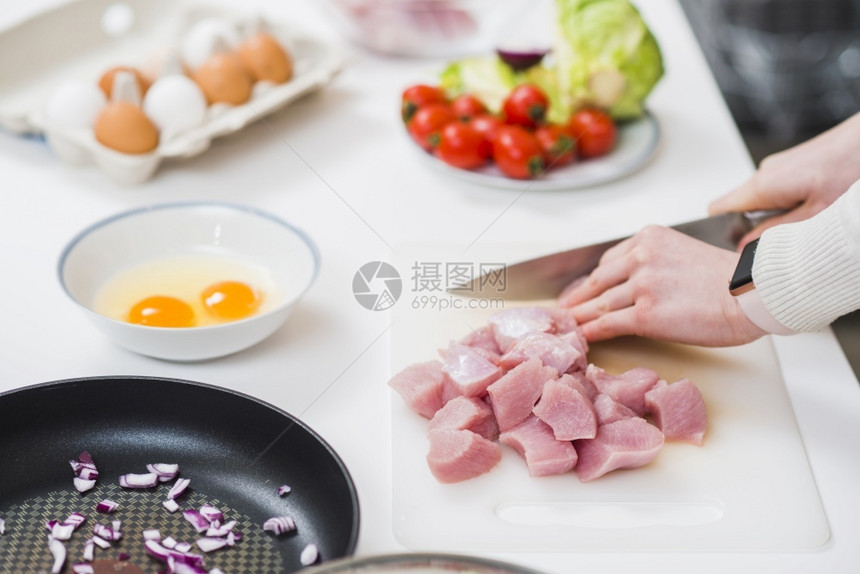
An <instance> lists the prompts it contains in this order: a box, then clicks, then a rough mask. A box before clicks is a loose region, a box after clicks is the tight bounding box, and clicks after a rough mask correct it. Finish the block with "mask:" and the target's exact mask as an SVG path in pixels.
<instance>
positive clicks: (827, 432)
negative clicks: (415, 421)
mask: <svg viewBox="0 0 860 574" xmlns="http://www.w3.org/2000/svg"><path fill="white" fill-rule="evenodd" d="M49 3H51V2H47V1H46V2H44V4H45V5H47V4H49ZM32 4H33V5H30V6H17V7H15V8H12V7H11V6H8V7H4V10H3V11H2V13H0V26H5V25H8V24H10V23H12V22H14V21H15V20H16V19H18V18H21V17H23V16H24V15H25V14H26V13H27V12H29V11H32V10H34V9H36V8H35V7H34V5H37V4H39V3H35V2H34V3H32ZM241 4H242V5H244V6H247V5H248V4H254V3H253V2H251V3H249V2H242V3H241ZM260 4H261V5H263V6H264V7H265V9H266V10H267V11H270V12H271V13H273V14H276V15H280V16H282V17H288V18H289V19H290V20H292V21H294V22H296V23H297V24H300V25H302V26H303V27H305V28H307V29H309V30H312V31H314V32H315V33H317V34H319V35H320V36H323V37H326V38H330V39H332V40H335V41H336V36H335V35H334V34H333V31H332V30H331V29H330V27H329V25H328V24H327V22H326V21H325V19H324V18H323V17H322V16H321V15H320V13H319V12H318V11H317V10H316V9H315V8H314V5H313V2H312V1H311V0H301V1H300V0H291V2H289V3H277V4H276V3H271V2H269V3H262V2H261V3H260ZM639 4H640V7H641V10H642V12H643V13H644V15H645V17H646V18H647V20H648V21H649V23H650V25H651V26H652V28H653V30H654V31H655V34H656V36H657V37H658V39H659V41H660V43H661V46H662V49H663V53H664V57H665V60H666V69H667V74H666V77H665V78H664V79H663V80H662V81H661V82H660V84H659V86H658V87H657V88H656V90H655V91H654V92H653V94H652V96H651V97H650V99H649V107H650V109H651V110H652V111H653V112H654V114H655V115H656V116H657V117H658V118H659V121H660V124H661V127H662V130H663V131H662V141H661V148H660V150H659V154H658V156H657V157H656V158H655V160H654V161H653V162H652V163H651V164H650V165H649V166H647V167H646V168H645V169H644V170H642V171H641V172H639V173H637V174H635V175H634V176H631V177H628V178H626V179H623V180H620V181H617V182H614V183H611V184H607V185H602V186H599V187H594V188H590V189H585V190H579V191H570V192H545V193H534V192H531V193H528V194H526V195H523V196H519V194H518V193H517V192H514V191H504V190H497V189H492V188H484V187H480V186H478V185H473V184H466V183H462V182H459V181H454V180H451V179H447V178H446V177H443V176H442V175H441V174H437V173H435V172H432V171H428V170H427V169H426V168H425V167H423V166H422V165H421V163H420V162H419V161H418V158H417V156H416V155H415V152H414V150H413V149H412V147H413V146H412V144H411V143H409V142H408V141H407V139H406V138H405V136H404V134H403V132H402V128H401V126H400V124H399V121H398V106H399V95H400V91H401V90H402V89H403V88H404V87H405V86H407V85H409V84H411V83H415V82H418V81H422V80H431V81H432V78H433V73H434V72H435V71H436V70H438V69H439V66H440V64H441V62H439V61H428V60H420V61H416V60H408V59H402V60H401V59H387V58H380V57H375V56H373V55H370V54H367V53H364V52H362V51H360V50H357V49H354V48H347V49H348V50H349V56H350V62H349V65H348V67H347V68H346V69H345V71H344V72H343V73H342V74H341V75H340V76H339V77H338V78H337V79H336V80H335V81H334V82H333V83H332V84H331V85H330V86H329V87H327V88H326V89H324V90H323V91H321V92H319V93H317V94H315V95H313V96H310V97H307V98H305V99H302V100H300V101H299V102H297V103H295V104H294V105H291V106H290V107H289V108H287V109H285V110H283V111H281V112H280V113H277V114H276V115H274V116H272V117H270V118H269V119H267V120H266V121H264V122H259V123H257V124H255V125H252V126H250V127H249V128H247V129H246V130H244V131H243V132H241V133H239V134H236V135H233V136H230V137H227V138H224V139H221V140H217V141H216V143H215V144H214V145H213V147H212V148H211V149H210V150H209V151H207V152H206V153H205V154H203V155H202V156H199V157H197V158H194V159H190V160H185V161H176V162H173V163H169V164H168V165H166V166H164V167H162V169H161V170H160V171H159V172H158V174H157V175H156V177H155V178H154V179H153V180H152V181H150V182H148V183H145V184H143V185H139V186H135V187H119V186H117V185H115V184H113V183H111V182H110V181H109V180H108V179H107V178H106V177H105V175H104V174H102V173H100V172H99V171H98V170H97V169H95V168H86V167H84V168H80V167H77V168H76V167H67V166H64V165H62V164H60V163H59V162H58V160H57V159H56V158H55V157H54V156H53V155H52V153H51V151H50V150H49V149H48V148H47V147H46V146H45V145H44V144H43V143H42V142H40V141H37V140H33V139H21V138H19V137H16V136H13V135H10V134H8V133H0V174H2V176H3V180H2V181H3V183H2V185H0V198H2V199H0V202H1V203H0V205H2V207H0V269H2V277H3V279H2V280H0V309H2V312H0V391H5V390H9V389H14V388H17V387H21V386H25V385H30V384H34V383H39V382H44V381H50V380H55V379H64V378H71V377H81V376H94V375H117V374H134V375H153V376H167V377H177V378H185V379H192V380H198V381H203V382H207V383H211V384H215V385H220V386H223V387H227V388H231V389H236V390H240V391H242V392H245V393H249V394H251V395H254V396H256V397H259V398H261V399H263V400H266V401H269V402H271V403H273V404H275V405H277V406H279V407H281V408H283V409H285V410H287V411H289V412H291V413H293V414H295V415H298V416H300V417H301V418H302V419H303V420H305V421H306V422H307V423H308V424H309V425H310V426H311V427H313V428H314V429H315V430H317V431H318V432H319V433H320V434H321V435H322V436H323V437H324V438H325V439H326V440H327V441H328V442H330V443H331V445H332V446H333V447H334V448H335V450H336V451H337V452H338V453H339V454H340V455H341V457H342V458H343V459H344V461H345V463H346V465H347V467H348V468H349V470H350V472H351V473H352V476H353V478H354V480H355V482H356V485H357V488H358V493H359V499H360V504H361V514H362V516H361V534H360V539H359V545H358V549H357V553H358V554H362V555H364V554H371V553H385V552H395V551H403V550H405V549H404V548H403V547H402V546H400V545H399V544H398V543H397V541H396V540H395V538H394V535H393V532H392V511H391V470H390V469H391V465H390V439H389V437H390V433H391V429H390V416H389V410H390V401H391V392H390V391H389V388H388V387H387V386H386V384H385V383H386V381H387V379H388V378H389V376H390V368H389V361H390V357H389V338H388V334H389V332H388V328H389V325H390V321H391V317H390V315H389V314H388V313H385V312H371V311H367V310H365V309H364V308H362V307H361V306H359V305H358V304H357V303H356V301H355V300H354V298H353V296H352V293H351V284H352V276H353V274H354V273H355V271H356V270H357V269H358V267H359V266H360V265H362V264H363V263H365V262H367V261H372V260H379V259H382V260H393V258H394V254H393V253H392V248H394V249H396V247H397V245H398V244H399V243H401V242H403V241H417V242H422V243H427V244H432V243H433V242H438V241H442V240H443V238H444V241H449V240H454V241H457V242H460V243H466V244H467V243H470V242H472V241H473V240H475V239H477V238H480V239H479V240H478V243H477V244H476V245H477V246H480V245H482V244H485V245H490V246H491V245H493V244H502V243H505V242H508V243H510V242H517V243H519V244H520V248H521V249H525V250H526V251H533V252H534V253H539V252H541V251H543V250H545V249H546V247H547V246H550V245H555V246H558V247H562V246H574V245H578V244H585V243H591V242H594V241H598V240H602V239H608V238H611V237H615V236H617V235H620V234H627V233H631V232H633V231H635V230H636V229H638V228H640V227H642V226H643V225H645V224H647V223H663V224H672V223H676V222H680V221H683V220H686V219H693V218H698V217H701V216H704V215H705V210H706V206H707V204H708V202H709V201H710V200H712V199H713V198H715V197H717V196H719V195H720V194H722V193H723V192H725V191H726V190H728V189H730V188H732V187H733V186H734V185H737V184H738V183H739V182H741V181H742V180H743V179H744V178H746V177H747V176H749V174H750V173H751V172H752V170H753V165H752V162H751V160H750V158H749V156H748V154H747V152H746V150H745V147H744V145H743V142H742V140H741V138H740V136H739V134H738V131H737V129H736V128H735V126H734V124H733V122H732V119H731V116H730V114H729V112H728V110H727V108H726V106H725V104H724V102H723V100H722V98H721V96H720V94H719V91H718V89H717V86H716V84H715V83H714V80H713V78H712V76H711V74H710V72H709V71H708V68H707V65H706V63H705V60H704V59H703V57H702V54H701V52H700V50H699V48H698V46H697V44H696V42H695V39H694V37H693V36H692V33H691V31H690V29H689V27H688V24H687V22H686V20H685V18H684V16H683V13H682V11H681V9H680V8H679V6H678V5H677V3H676V1H675V0H649V1H647V2H642V1H640V2H639ZM7 8H8V10H7ZM278 10H280V12H278ZM10 56H12V55H10V54H2V55H0V57H10ZM189 199H211V200H220V201H229V202H240V203H244V204H248V205H252V206H255V207H259V208H262V209H265V210H268V211H271V212H272V213H274V214H277V215H279V216H281V217H283V218H285V219H287V220H289V221H291V222H293V223H295V224H297V225H299V226H300V227H303V228H304V229H305V230H306V231H307V232H308V233H309V234H310V235H311V236H312V237H313V238H314V239H315V240H316V242H317V243H318V245H319V248H320V250H321V252H322V262H323V263H322V271H321V274H320V276H319V279H318V281H317V283H316V285H315V286H314V288H313V289H312V290H311V291H310V293H309V294H308V296H307V298H306V299H305V300H304V301H303V302H302V304H301V306H300V308H299V309H298V310H297V311H296V313H295V315H294V316H293V317H292V319H291V320H290V321H289V322H288V324H287V325H285V326H284V328H282V329H281V330H279V331H278V332H277V333H276V334H275V335H273V336H272V337H271V338H270V339H268V340H266V341H264V342H263V343H261V344H259V345H258V346H256V347H254V348H252V349H250V350H248V351H245V352H242V353H239V354H237V355H234V356H231V357H227V358H223V359H220V360H214V361H210V362H204V363H199V364H176V363H167V362H162V361H158V360H154V359H149V358H145V357H142V356H138V355H135V354H133V353H130V352H127V351H125V350H122V349H120V348H118V347H116V346H114V345H113V344H112V343H110V342H109V341H107V340H105V339H104V338H103V337H102V335H101V334H100V333H99V332H97V331H96V330H95V329H94V328H93V327H92V325H91V324H90V323H89V322H88V320H87V319H86V318H85V317H84V315H83V314H82V313H81V311H80V310H79V309H77V308H76V307H75V306H74V305H72V304H71V303H70V302H69V301H68V300H67V299H66V297H65V295H64V294H63V292H62V290H61V289H60V287H59V284H58V281H57V274H56V264H57V258H58V255H59V253H60V251H61V250H62V248H63V246H64V245H65V243H66V242H67V241H68V240H69V239H70V238H71V237H72V236H73V235H74V234H75V233H76V232H77V231H78V230H80V229H81V228H82V227H84V226H86V225H88V224H90V223H92V222H94V221H96V220H98V219H100V218H102V217H105V216H108V215H111V214H114V213H117V212H119V211H123V210H126V209H129V208H133V207H137V206H142V205H146V204H151V203H159V202H167V201H173V200H189ZM531 246H533V248H532V247H531ZM401 273H402V274H405V273H407V270H401ZM406 289H407V291H406V292H405V293H404V297H408V296H409V292H408V289H409V285H408V281H407V282H406ZM775 346H776V350H777V355H778V357H779V360H780V365H781V368H782V370H783V374H784V378H785V383H786V386H787V387H788V390H789V393H790V396H791V398H792V402H793V404H794V407H795V411H796V415H797V420H798V425H799V427H800V430H801V434H802V436H803V440H804V444H805V446H806V449H807V451H808V456H809V460H810V464H811V467H812V469H813V472H814V476H815V479H816V482H817V484H818V487H819V491H820V495H821V498H822V501H823V504H824V507H825V510H826V513H827V517H828V520H829V522H830V527H831V531H832V537H831V540H830V542H829V543H828V544H827V545H826V546H825V547H823V548H821V549H820V550H816V551H813V552H799V553H791V554H771V553H768V554H757V553H744V554H702V553H677V554H647V555H643V554H636V553H614V554H603V553H584V554H578V555H569V554H560V553H550V554H541V553H533V554H516V555H501V554H499V555H495V557H497V558H501V559H505V560H509V561H512V562H517V563H522V564H526V565H529V566H531V567H533V568H536V569H540V570H544V571H546V572H557V573H565V572H572V571H588V572H593V573H599V572H618V571H622V569H626V568H636V569H637V570H638V571H640V572H660V573H661V574H668V573H673V572H677V573H687V572H697V573H705V572H715V573H716V572H719V573H723V572H725V571H726V570H727V569H728V570H730V571H732V572H737V573H742V572H749V573H758V572H763V571H764V572H782V573H793V572H796V573H801V572H804V573H806V572H811V571H819V572H832V573H837V572H856V568H857V565H858V564H860V545H858V544H857V535H858V533H860V495H858V493H857V488H858V487H860V457H858V456H857V453H858V452H860V449H858V445H860V387H859V386H858V384H857V380H856V379H855V377H854V375H853V373H852V372H851V370H850V368H849V366H848V364H847V362H846V360H845V358H844V356H843V354H842V351H841V349H840V348H839V346H838V344H837V342H836V340H835V338H834V337H833V335H832V333H831V332H830V331H829V330H828V331H825V332H822V333H817V334H809V335H801V336H796V337H793V338H782V339H778V340H776V341H775ZM0 440H2V437H0ZM455 519H456V517H452V520H455Z"/></svg>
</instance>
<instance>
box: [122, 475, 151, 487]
mask: <svg viewBox="0 0 860 574" xmlns="http://www.w3.org/2000/svg"><path fill="white" fill-rule="evenodd" d="M157 484H158V475H157V474H155V473H154V472H147V473H145V474H134V473H129V474H123V475H121V476H120V477H119V485H120V486H121V487H123V488H152V487H153V486H155V485H157Z"/></svg>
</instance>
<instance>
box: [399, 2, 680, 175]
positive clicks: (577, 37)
mask: <svg viewBox="0 0 860 574" xmlns="http://www.w3.org/2000/svg"><path fill="white" fill-rule="evenodd" d="M592 4H594V3H592ZM558 6H559V8H560V10H558V11H557V12H558V15H557V17H558V20H559V21H558V26H557V27H558V29H559V30H560V34H558V37H557V40H556V41H555V43H554V44H553V45H552V46H551V47H550V48H547V49H513V50H511V49H499V50H497V51H496V53H495V54H492V55H489V56H480V57H471V58H466V59H463V60H459V61H455V62H451V63H449V64H448V66H447V67H446V68H445V69H444V70H443V71H442V72H441V74H440V77H439V81H438V82H437V83H431V84H416V85H412V86H409V87H408V88H406V89H405V90H404V91H403V94H402V98H401V115H402V119H403V122H404V125H405V127H406V130H407V132H408V134H409V136H410V137H411V139H412V140H413V141H414V142H415V143H416V144H417V146H418V147H419V148H420V149H422V150H423V151H424V152H425V153H422V154H421V156H420V157H422V159H424V160H426V162H427V163H428V164H429V165H430V166H432V167H434V168H436V169H439V170H442V171H444V172H446V173H449V174H451V175H453V176H455V177H459V178H461V179H465V180H468V181H472V182H475V183H480V184H485V185H490V186H495V187H503V188H513V189H522V188H523V187H524V186H526V187H527V188H528V189H535V190H556V189H575V188H582V187H587V186H592V185H597V184H600V183H605V182H608V181H612V180H615V179H618V178H621V177H624V176H626V175H629V174H631V173H633V172H635V171H636V170H638V169H640V168H642V167H643V166H644V165H646V164H647V163H648V161H649V160H650V159H651V158H652V157H653V156H654V154H655V153H656V151H657V149H658V144H659V140H660V126H659V123H658V121H657V118H656V117H655V116H654V115H653V114H652V113H651V112H649V111H648V110H647V109H646V107H645V99H646V97H647V96H648V94H649V93H650V92H651V90H652V89H653V87H654V86H655V85H656V84H657V82H658V81H659V79H660V78H661V77H662V75H663V61H662V56H661V53H660V49H659V46H658V44H657V42H656V40H655V38H654V36H653V35H652V34H651V32H650V30H649V29H648V27H647V25H646V24H645V22H644V20H643V19H642V17H641V15H640V14H639V12H638V11H637V10H636V8H635V7H634V6H633V5H632V4H630V3H629V2H628V1H627V0H602V2H598V3H596V4H595V5H591V4H588V3H583V2H577V1H573V0H559V2H558ZM524 181H525V182H526V183H524Z"/></svg>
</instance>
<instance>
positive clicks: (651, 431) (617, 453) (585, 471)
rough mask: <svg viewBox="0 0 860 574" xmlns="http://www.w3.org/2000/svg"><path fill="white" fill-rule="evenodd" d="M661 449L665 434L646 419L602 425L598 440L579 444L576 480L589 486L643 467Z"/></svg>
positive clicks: (581, 441) (579, 442)
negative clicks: (615, 473)
mask: <svg viewBox="0 0 860 574" xmlns="http://www.w3.org/2000/svg"><path fill="white" fill-rule="evenodd" d="M662 446H663V433H661V432H660V429H658V428H657V427H655V426H654V425H652V424H650V423H649V422H647V421H646V420H645V419H643V418H639V417H635V418H631V419H623V420H620V421H615V422H614V423H609V424H608V425H602V426H600V427H598V428H597V436H596V437H595V438H593V439H587V440H578V441H576V444H575V447H576V452H577V453H578V454H579V463H578V464H577V465H576V476H577V477H578V478H579V480H581V481H582V482H588V481H589V480H594V479H595V478H598V477H600V476H603V475H604V474H606V473H607V472H609V471H612V470H615V469H617V468H636V467H639V466H644V465H646V464H648V463H649V462H651V461H652V460H654V458H656V456H657V453H659V452H660V448H661V447H662Z"/></svg>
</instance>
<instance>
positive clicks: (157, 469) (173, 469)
mask: <svg viewBox="0 0 860 574" xmlns="http://www.w3.org/2000/svg"><path fill="white" fill-rule="evenodd" d="M146 470H148V471H149V472H154V473H155V474H157V475H158V480H159V482H167V481H168V480H172V479H174V478H176V475H177V474H179V465H178V464H172V463H171V464H168V463H164V462H157V463H155V464H147V465H146Z"/></svg>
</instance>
